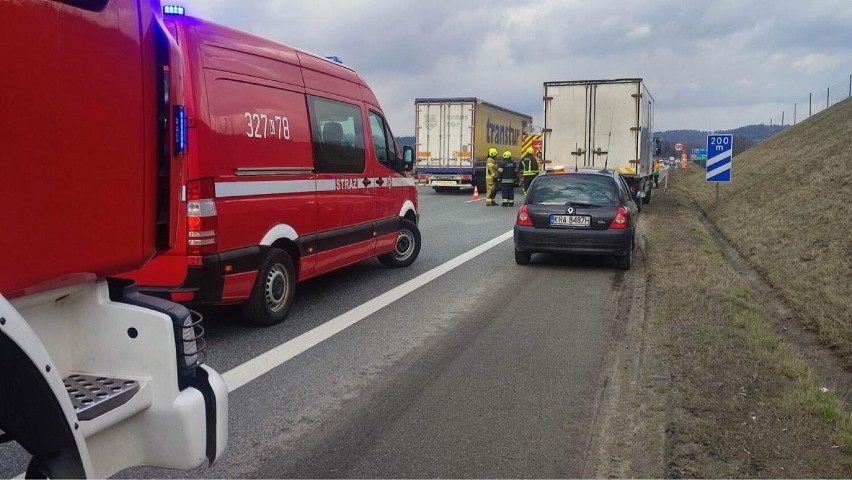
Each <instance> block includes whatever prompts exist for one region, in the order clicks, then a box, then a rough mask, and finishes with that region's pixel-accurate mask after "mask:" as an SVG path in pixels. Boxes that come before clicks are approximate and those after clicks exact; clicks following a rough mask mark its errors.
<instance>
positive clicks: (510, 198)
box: [497, 150, 518, 207]
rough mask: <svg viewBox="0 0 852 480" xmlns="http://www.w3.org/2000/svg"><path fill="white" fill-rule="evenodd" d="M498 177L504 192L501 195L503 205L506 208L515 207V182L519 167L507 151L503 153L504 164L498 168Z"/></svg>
mask: <svg viewBox="0 0 852 480" xmlns="http://www.w3.org/2000/svg"><path fill="white" fill-rule="evenodd" d="M497 175H498V177H499V178H500V187H501V189H502V191H501V192H500V195H501V196H502V197H503V202H502V205H503V206H504V207H514V206H515V180H516V179H517V176H518V167H517V166H516V165H515V162H513V161H512V152H510V151H509V150H506V151H505V152H503V162H502V163H501V164H500V166H499V167H498V168H497Z"/></svg>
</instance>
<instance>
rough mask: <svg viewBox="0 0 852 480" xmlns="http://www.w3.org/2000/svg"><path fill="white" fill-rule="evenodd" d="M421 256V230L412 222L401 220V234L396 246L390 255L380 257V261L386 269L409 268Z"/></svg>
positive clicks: (399, 233)
mask: <svg viewBox="0 0 852 480" xmlns="http://www.w3.org/2000/svg"><path fill="white" fill-rule="evenodd" d="M419 254H420V229H418V228H417V224H415V223H414V222H412V221H411V220H408V219H405V218H401V219H400V220H399V232H398V236H397V238H396V246H395V247H394V250H393V251H392V252H390V253H386V254H384V255H379V261H380V262H382V264H383V265H384V266H386V267H390V268H400V267H407V266H409V265H411V264H412V263H414V260H416V259H417V255H419Z"/></svg>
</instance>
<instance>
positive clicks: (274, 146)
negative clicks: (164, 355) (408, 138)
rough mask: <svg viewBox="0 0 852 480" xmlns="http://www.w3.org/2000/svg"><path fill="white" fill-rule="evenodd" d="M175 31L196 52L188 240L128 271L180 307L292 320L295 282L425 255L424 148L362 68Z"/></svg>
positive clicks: (181, 228) (229, 37)
mask: <svg viewBox="0 0 852 480" xmlns="http://www.w3.org/2000/svg"><path fill="white" fill-rule="evenodd" d="M166 24H167V26H168V28H169V30H170V31H171V33H172V34H173V35H174V37H175V38H176V40H177V42H178V44H179V45H180V48H181V50H182V52H183V54H184V64H183V70H184V76H183V78H182V87H183V89H184V91H185V92H186V114H187V117H188V122H189V125H190V128H189V131H188V134H187V152H188V153H187V162H186V164H185V168H184V170H183V172H182V178H183V179H184V180H183V182H184V184H183V191H184V192H185V194H184V196H183V198H182V199H181V204H180V207H179V215H180V217H179V219H178V233H177V242H176V244H175V246H174V248H172V249H171V250H169V251H168V252H167V253H166V254H165V255H163V256H160V257H158V258H156V259H154V260H153V261H151V262H149V263H148V264H147V265H146V266H145V267H144V268H142V269H139V270H136V271H132V272H129V273H127V274H126V276H127V277H128V278H132V279H134V280H136V281H137V282H138V283H139V284H140V285H142V286H143V287H142V288H143V289H144V291H146V292H147V293H150V294H153V295H157V296H161V297H163V298H168V299H171V300H174V301H180V302H187V303H205V304H242V307H243V319H244V320H245V321H247V322H250V323H253V324H257V325H272V324H276V323H278V322H281V321H283V320H284V318H285V317H286V315H287V312H288V311H289V309H290V305H291V304H292V302H293V298H294V295H295V288H296V283H297V282H301V281H303V280H306V279H309V278H313V277H316V276H318V275H322V274H324V273H327V272H330V271H332V270H335V269H338V268H342V267H344V266H347V265H351V264H353V263H356V262H359V261H362V260H365V259H369V258H372V257H378V258H379V260H380V261H381V262H382V263H384V264H385V265H387V266H390V267H405V266H408V265H410V264H411V263H412V262H413V261H414V260H415V259H416V258H417V255H418V253H419V250H420V233H419V230H418V228H417V222H418V216H419V213H418V201H417V191H416V187H415V184H414V180H413V179H412V178H411V177H410V175H409V174H408V173H407V172H409V171H411V170H412V168H413V151H412V150H411V149H410V148H407V149H406V150H405V151H402V150H400V149H399V148H398V147H397V145H396V142H395V140H394V137H393V135H392V133H391V129H390V127H389V125H388V122H387V121H386V117H385V115H384V113H383V112H382V109H381V107H380V106H379V102H378V100H377V99H376V97H375V95H374V94H373V92H372V91H371V90H370V88H369V87H368V86H367V84H366V82H364V80H363V79H362V78H361V76H360V75H358V74H357V73H356V72H355V71H354V70H352V69H351V68H349V67H347V66H345V65H343V64H341V63H339V62H336V61H331V60H329V59H326V58H323V57H320V56H317V55H314V54H311V53H308V52H305V51H302V50H299V49H297V48H293V47H289V46H286V45H281V44H279V43H276V42H273V41H270V40H267V39H264V38H260V37H257V36H254V35H251V34H248V33H245V32H241V31H238V30H234V29H231V28H227V27H224V26H221V25H217V24H214V23H211V22H207V21H204V20H200V19H197V18H193V17H190V16H182V15H171V16H168V17H167V18H166Z"/></svg>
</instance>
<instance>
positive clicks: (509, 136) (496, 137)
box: [486, 119, 521, 145]
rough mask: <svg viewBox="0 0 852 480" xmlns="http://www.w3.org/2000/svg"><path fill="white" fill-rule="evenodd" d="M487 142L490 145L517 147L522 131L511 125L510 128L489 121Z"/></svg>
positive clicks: (487, 124)
mask: <svg viewBox="0 0 852 480" xmlns="http://www.w3.org/2000/svg"><path fill="white" fill-rule="evenodd" d="M486 129H487V130H488V131H487V133H486V141H487V142H489V143H497V144H500V145H517V144H518V140H519V139H520V138H521V130H520V129H517V128H513V127H512V124H511V123H510V124H509V125H508V126H506V125H499V124H496V123H491V119H488V122H487V123H486Z"/></svg>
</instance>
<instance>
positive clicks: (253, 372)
mask: <svg viewBox="0 0 852 480" xmlns="http://www.w3.org/2000/svg"><path fill="white" fill-rule="evenodd" d="M512 235H513V232H512V231H508V232H506V233H504V234H502V235H500V236H498V237H496V238H494V239H492V240H489V241H487V242H485V243H483V244H482V245H479V246H478V247H475V248H473V249H471V250H468V251H467V252H465V253H462V254H461V255H459V256H457V257H455V258H453V259H451V260H448V261H447V262H444V263H442V264H441V265H438V266H437V267H435V268H433V269H431V270H429V271H428V272H425V273H423V274H421V275H419V276H417V277H415V278H413V279H411V280H409V281H407V282H405V283H403V284H402V285H399V286H397V287H394V288H392V289H391V290H388V291H387V292H385V293H383V294H381V295H379V296H378V297H376V298H374V299H372V300H370V301H368V302H365V303H362V304H361V305H359V306H357V307H355V308H353V309H351V310H349V311H348V312H345V313H343V314H341V315H338V316H337V317H335V318H333V319H331V320H329V321H327V322H325V323H323V324H322V325H320V326H318V327H316V328H314V329H312V330H309V331H307V332H305V333H303V334H301V335H299V336H298V337H296V338H293V339H291V340H288V341H287V342H284V343H282V344H281V345H279V346H277V347H275V348H273V349H272V350H269V351H267V352H265V353H262V354H260V355H258V356H257V357H255V358H253V359H251V360H248V361H247V362H245V363H243V364H241V365H238V366H236V367H234V368H232V369H231V370H228V371H227V372H225V373H223V374H222V378H223V379H224V380H225V385H227V387H228V392H233V391H234V390H237V389H238V388H240V387H242V386H244V385H246V384H248V383H250V382H251V381H253V380H255V379H257V378H259V377H260V376H262V375H264V374H265V373H268V372H270V371H271V370H273V369H275V368H277V367H279V366H281V365H283V364H284V363H285V362H287V361H288V360H290V359H292V358H294V357H296V356H297V355H299V354H301V353H304V352H305V351H307V350H309V349H310V348H312V347H314V346H316V345H318V344H319V343H321V342H323V341H325V340H327V339H329V338H331V337H333V336H334V335H337V334H338V333H340V332H342V331H343V330H345V329H347V328H349V327H351V326H352V325H355V324H356V323H358V322H360V321H361V320H363V319H365V318H366V317H368V316H369V315H372V314H373V313H375V312H377V311H379V310H381V309H382V308H384V307H386V306H388V305H390V304H392V303H394V302H396V301H397V300H399V299H401V298H402V297H404V296H405V295H408V294H409V293H412V292H414V291H415V290H417V289H419V288H420V287H423V286H425V285H427V284H428V283H430V282H432V281H433V280H435V279H437V278H439V277H441V276H442V275H445V274H447V273H449V272H450V271H452V270H453V269H455V268H457V267H459V266H461V265H463V264H465V263H467V262H469V261H470V260H473V259H474V258H476V257H477V256H479V255H481V254H483V253H485V252H487V251H488V250H490V249H492V248H494V247H496V246H497V245H499V244H501V243H503V242H505V241H506V240H509V239H511V238H512Z"/></svg>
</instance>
